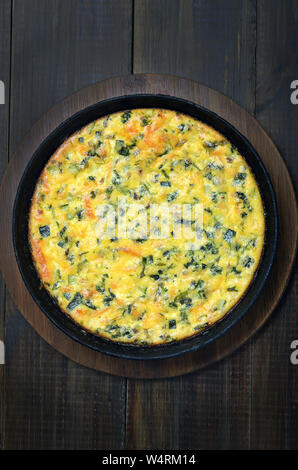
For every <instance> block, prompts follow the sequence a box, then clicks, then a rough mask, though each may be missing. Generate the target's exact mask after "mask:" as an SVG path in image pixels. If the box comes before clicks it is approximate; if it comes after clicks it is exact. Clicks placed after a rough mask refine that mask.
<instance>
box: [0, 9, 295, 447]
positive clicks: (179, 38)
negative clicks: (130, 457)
mask: <svg viewBox="0 0 298 470" xmlns="http://www.w3.org/2000/svg"><path fill="white" fill-rule="evenodd" d="M297 10H298V1H297V0H287V1H282V0H278V1H272V0H251V1H250V0H246V1H245V0H243V1H240V0H226V1H222V0H209V1H207V0H206V1H203V0H201V1H200V0H197V1H192V0H180V1H178V0H84V1H83V0H1V2H0V80H3V81H4V83H5V85H6V104H5V105H1V106H0V149H1V153H0V155H1V161H0V170H1V172H2V173H3V171H4V170H5V167H6V165H7V161H8V159H9V156H11V155H12V153H13V152H14V151H15V149H16V147H17V146H18V144H19V143H20V141H21V139H22V137H23V136H24V135H25V133H26V132H27V131H28V130H29V129H30V127H31V126H32V124H33V123H34V122H35V121H36V120H37V119H38V118H39V117H40V116H41V115H42V114H43V113H44V112H46V111H47V110H48V109H49V108H50V107H51V106H52V105H53V104H54V103H56V102H58V101H60V100H61V99H63V98H64V97H66V96H68V95H69V94H71V93H73V92H75V91H76V90H78V89H79V88H82V87H84V86H87V85H89V84H91V83H95V82H97V81H99V80H101V79H104V78H107V77H110V76H116V75H123V74H128V73H139V72H154V73H170V74H176V75H180V76H184V77H188V78H192V79H194V80H197V81H199V82H201V83H204V84H206V85H208V86H210V87H213V88H215V89H217V90H219V91H221V92H223V93H225V94H226V95H228V96H230V97H231V98H232V99H234V100H235V101H236V102H238V103H239V104H241V105H242V106H243V107H245V108H246V109H247V110H248V111H249V112H250V113H252V114H253V115H255V117H256V118H257V119H258V121H259V122H260V123H261V124H262V125H263V126H264V128H265V130H266V131H267V132H268V133H269V135H270V136H271V137H272V138H273V140H274V141H275V143H276V144H277V146H278V148H279V150H280V151H281V153H282V154H283V156H284V159H285V161H286V163H287V165H288V168H289V170H290V172H291V175H292V177H293V179H294V182H296V183H297V178H298V163H297V146H298V133H297V124H298V105H296V106H295V105H293V104H292V103H291V101H290V94H291V90H290V84H291V82H292V81H293V80H295V79H298V63H297V47H296V42H295V41H296V39H297V34H298V18H297ZM289 217H290V214H289ZM1 223H5V221H1ZM0 302H1V303H0V339H1V340H3V341H4V342H5V347H6V365H5V366H0V405H1V408H0V414H1V420H0V448H4V449H196V448H197V449H208V448H213V449H214V448H218V449H221V448H223V449H228V448H245V449H246V448H261V449H264V448H297V447H298V445H297V444H298V420H297V417H298V413H297V411H298V389H297V385H298V366H294V365H292V364H291V362H290V354H291V349H290V344H291V342H292V341H293V340H295V339H298V321H297V314H296V311H297V269H296V273H294V275H293V276H292V278H291V281H290V283H289V286H288V288H287V291H286V294H285V295H284V297H283V300H282V301H281V303H280V305H279V307H278V308H277V309H276V311H275V313H274V314H273V316H272V317H271V319H270V320H269V321H268V323H267V324H266V325H265V327H264V328H263V329H262V330H261V331H260V332H259V333H258V334H257V335H256V336H255V337H254V338H253V339H252V340H251V341H250V342H249V343H247V344H246V345H245V346H244V347H242V348H241V349H240V350H238V351H237V352H236V353H234V354H233V355H232V356H231V357H229V358H227V359H225V360H224V361H221V362H220V363H218V364H215V365H214V366H212V367H209V368H207V369H204V370H202V371H198V372H196V373H193V374H191V375H187V376H183V377H178V378H174V379H167V380H164V379H163V380H153V381H146V380H132V379H124V378H119V377H114V376H110V375H105V374H103V373H99V372H97V371H94V370H91V369H87V368H84V367H82V366H79V365H78V364H76V363H74V362H72V361H70V360H68V359H66V358H65V357H64V356H62V355H60V354H59V353H57V352H56V351H55V350H54V349H53V348H51V347H50V346H49V345H48V344H46V343H45V342H44V341H43V340H42V339H41V338H40V337H39V336H38V335H37V334H36V333H35V332H34V330H33V329H32V328H31V327H30V326H29V325H28V324H27V323H26V321H25V320H24V319H23V317H22V315H21V314H20V313H19V312H18V311H17V310H16V308H15V306H14V305H13V303H12V301H11V299H10V297H9V294H8V293H7V292H6V289H5V286H4V283H3V282H2V283H1V289H0Z"/></svg>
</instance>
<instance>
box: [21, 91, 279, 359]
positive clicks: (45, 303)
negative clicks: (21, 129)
mask: <svg viewBox="0 0 298 470" xmlns="http://www.w3.org/2000/svg"><path fill="white" fill-rule="evenodd" d="M133 108H167V109H173V110H176V111H180V112H182V113H185V114H188V115H190V116H192V117H193V118H196V119H199V120H201V121H203V122H205V123H206V124H209V125H210V126H212V127H213V128H214V129H216V130H217V131H219V132H220V133H221V134H223V135H224V136H225V137H226V138H227V139H228V140H229V141H230V142H231V143H232V144H233V145H235V147H237V149H238V150H239V152H240V154H241V155H242V156H243V157H244V158H245V159H246V161H247V163H248V164H249V166H250V168H251V169H252V171H253V173H254V176H255V178H256V181H257V183H258V185H259V188H260V191H261V195H262V198H263V204H264V209H265V217H266V233H265V244H264V249H263V255H262V258H261V260H260V263H259V267H258V270H257V272H256V274H255V276H254V279H253V281H252V283H251V284H250V286H249V288H248V289H247V291H246V293H245V295H244V296H243V297H242V298H241V300H240V301H239V302H238V304H237V305H236V306H234V308H233V309H232V310H230V312H229V313H228V314H227V315H226V316H225V317H224V318H223V319H222V320H220V321H219V322H217V323H216V324H215V325H213V326H211V327H209V328H208V329H206V330H205V331H203V332H201V333H198V334H196V335H194V336H191V337H190V338H186V339H183V340H181V341H177V342H172V343H168V344H164V345H157V346H140V345H131V344H123V343H122V344H121V343H117V342H114V341H111V340H108V339H105V338H102V337H99V336H95V335H93V334H92V333H89V332H87V331H84V330H83V329H82V327H80V326H79V325H77V324H76V323H74V321H73V320H72V319H71V318H69V317H68V316H67V315H66V314H65V313H63V312H62V311H61V310H60V308H59V307H58V305H57V303H56V302H55V300H54V299H53V298H52V297H51V296H50V295H49V293H48V292H47V291H46V289H45V288H44V287H41V283H40V280H39V277H38V275H37V272H36V270H35V267H34V265H33V261H32V257H31V253H30V247H29V242H28V215H29V209H30V203H31V198H32V196H33V191H34V188H35V185H36V182H37V180H38V177H39V175H40V173H41V171H42V169H43V168H44V166H45V164H46V162H47V161H48V159H49V158H50V157H51V156H52V154H53V153H54V152H55V150H56V149H57V148H58V147H59V146H60V145H61V144H62V143H63V142H64V141H65V139H67V138H68V137H69V136H70V135H72V134H73V133H74V132H76V131H78V130H79V129H81V128H82V127H83V126H85V125H86V124H88V123H89V122H92V121H94V120H96V119H98V118H100V117H102V116H105V115H107V114H111V113H115V112H118V111H123V110H126V109H133ZM13 243H14V249H15V254H16V259H17V262H18V266H19V269H20V272H21V274H22V277H23V279H24V282H25V284H26V286H27V288H28V290H29V292H30V294H31V295H32V297H33V299H34V300H35V302H36V303H37V305H38V306H39V308H40V309H41V310H42V311H43V312H44V313H45V315H46V316H47V317H48V318H49V319H50V320H51V321H52V322H53V323H54V324H55V325H56V326H57V327H58V328H60V329H61V330H62V331H63V332H64V333H66V334H67V335H68V336H70V337H71V338H73V339H74V340H76V341H79V343H81V344H83V345H84V346H88V347H89V348H92V349H95V350H96V351H100V352H101V353H106V354H110V355H112V356H117V357H122V358H127V359H165V358H169V357H173V356H177V355H179V354H183V353H187V352H190V351H195V350H197V349H199V348H202V347H203V346H206V345H207V344H208V343H210V342H211V341H214V340H215V339H217V338H218V337H219V336H221V335H223V334H224V333H225V332H226V331H228V330H229V329H230V328H232V326H233V325H235V323H236V322H237V321H239V320H240V318H242V317H243V315H244V314H245V313H246V312H247V311H248V309H249V308H250V307H251V306H252V304H253V303H254V301H255V300H256V299H257V297H258V296H259V294H260V292H261V290H262V289H263V288H264V285H265V282H266V279H267V277H268V274H269V272H270V269H271V266H272V263H273V259H274V255H275V251H276V243H277V209H276V202H275V196H274V192H273V189H272V185H271V182H270V179H269V176H268V173H267V171H266V170H265V168H264V166H263V164H262V161H261V159H260V157H259V156H258V154H257V153H256V151H255V150H254V149H253V147H252V146H251V144H250V143H249V142H248V140H247V139H246V138H245V137H243V136H242V135H241V134H240V133H239V132H238V131H237V130H236V129H235V128H234V127H233V126H232V125H231V124H229V123H228V122H227V121H225V120H224V119H222V118H220V117H219V116H218V115H217V114H215V113H213V112H211V111H209V110H208V109H205V108H203V107H201V106H198V105H196V104H194V103H191V102H189V101H186V100H184V99H180V98H175V97H172V96H167V95H151V94H150V95H149V94H137V95H127V96H121V97H118V98H112V99H107V100H105V101H100V102H99V103H96V104H94V105H92V106H89V107H88V108H85V109H83V110H81V111H79V112H78V113H76V114H74V115H73V116H72V117H70V118H69V119H67V120H66V121H65V122H63V123H62V124H61V125H60V126H59V127H57V129H55V130H54V131H53V132H52V133H51V134H50V135H49V136H48V137H47V138H46V139H45V140H44V141H43V142H42V144H41V145H40V147H39V148H38V149H37V150H36V152H35V153H34V155H33V156H32V158H31V160H30V162H29V163H28V165H27V167H26V169H25V172H24V174H23V176H22V179H21V181H20V184H19V187H18V191H17V195H16V199H15V203H14V211H13Z"/></svg>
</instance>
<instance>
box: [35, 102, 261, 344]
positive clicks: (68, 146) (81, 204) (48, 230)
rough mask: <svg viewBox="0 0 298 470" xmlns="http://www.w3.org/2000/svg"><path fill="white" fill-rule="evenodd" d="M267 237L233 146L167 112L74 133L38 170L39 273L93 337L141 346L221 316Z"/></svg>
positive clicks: (116, 119)
mask: <svg viewBox="0 0 298 470" xmlns="http://www.w3.org/2000/svg"><path fill="white" fill-rule="evenodd" d="M153 207H155V208H156V207H157V208H161V211H159V212H158V211H157V212H156V213H154V216H152V209H153ZM131 208H135V209H134V210H135V212H129V211H130V210H131ZM184 208H186V209H187V210H186V209H185V210H184ZM195 208H199V209H200V210H201V212H200V214H201V224H199V223H198V221H197V220H196V219H195V217H194V215H193V213H194V209H195ZM166 211H168V212H167V214H170V217H168V218H166V217H164V214H165V213H166ZM107 214H109V217H110V218H107ZM133 215H134V217H133ZM123 219H125V221H126V222H125V223H126V229H127V231H126V232H125V231H124V234H125V236H123V227H125V224H124V225H123ZM107 220H108V221H109V224H108V223H107ZM140 221H143V222H142V223H140ZM165 221H168V222H169V224H168V227H166V228H165V230H164V228H163V227H162V224H163V223H165ZM146 222H147V226H146ZM120 226H121V227H120ZM103 227H105V230H103ZM120 228H121V230H120ZM264 232H265V218H264V210H263V204H262V198H261V195H260V191H259V189H258V186H257V183H256V181H255V179H254V176H253V174H252V171H251V170H250V168H249V166H248V164H247V163H246V161H245V159H244V158H243V157H242V156H241V155H240V154H239V152H238V150H237V148H235V147H234V146H233V145H232V144H231V143H230V142H229V141H228V140H227V139H226V138H225V137H224V136H222V135H221V134H219V133H218V132H217V131H215V130H214V129H212V128H211V127H209V126H208V125H206V124H204V123H202V122H200V121H198V120H196V119H194V118H192V117H190V116H187V115H184V114H182V113H178V112H175V111H172V110H165V109H134V110H127V111H124V112H119V113H115V114H111V115H109V116H105V117H103V118H100V119H98V120H96V121H94V122H92V123H90V124H88V125H87V126H86V127H84V128H83V129H81V130H80V131H79V132H77V133H75V134H74V135H72V136H71V137H69V138H68V139H67V140H66V141H65V142H64V143H63V144H62V145H61V146H60V147H59V148H58V149H57V151H56V152H55V153H54V155H53V156H52V157H51V158H50V159H49V161H48V163H47V165H46V166H45V168H44V170H43V171H42V173H41V175H40V178H39V181H38V183H37V185H36V188H35V192H34V196H33V199H32V204H31V210H30V217H29V238H30V246H31V250H32V257H33V261H34V264H35V267H36V270H37V272H38V275H39V277H40V279H41V282H42V284H43V285H44V287H45V288H46V289H47V290H48V292H49V293H50V295H51V296H52V297H54V298H55V299H56V301H57V303H58V305H59V307H60V308H61V310H62V311H63V312H65V314H67V315H69V316H70V317H71V318H72V319H73V320H74V321H75V322H76V323H78V324H79V325H81V326H82V328H84V329H86V330H88V331H90V332H92V333H93V334H95V335H100V336H104V337H106V338H108V339H110V340H112V341H120V342H126V343H136V344H143V345H154V344H159V343H167V342H171V341H177V340H181V339H183V338H185V337H189V336H191V335H194V334H196V333H198V332H200V331H202V330H204V329H205V328H206V327H208V326H210V325H212V324H214V323H215V322H217V321H218V320H220V319H221V318H223V316H224V315H226V314H227V312H229V311H230V310H231V308H232V307H233V306H234V305H235V304H236V303H237V302H238V301H239V300H240V299H241V297H242V296H243V294H244V293H245V291H246V290H247V288H248V286H249V284H250V283H251V281H252V278H253V275H254V273H255V271H256V269H257V267H258V264H259V261H260V258H261V255H262V249H263V243H264ZM190 235H193V238H191V236H190Z"/></svg>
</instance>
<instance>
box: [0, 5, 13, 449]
mask: <svg viewBox="0 0 298 470" xmlns="http://www.w3.org/2000/svg"><path fill="white" fill-rule="evenodd" d="M10 39H11V0H4V1H3V2H1V3H0V58H1V71H0V80H1V81H2V82H3V83H4V87H5V104H0V148H1V154H0V178H1V177H2V175H3V172H4V170H5V168H6V166H7V162H8V131H9V129H8V128H9V89H10ZM5 294H6V289H5V284H4V281H3V279H2V275H1V274H0V340H1V341H4V339H5ZM4 369H5V366H4V365H0V449H2V448H3V445H4V426H5V422H4V406H5V403H4Z"/></svg>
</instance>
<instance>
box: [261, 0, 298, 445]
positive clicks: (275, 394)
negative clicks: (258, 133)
mask: <svg viewBox="0 0 298 470" xmlns="http://www.w3.org/2000/svg"><path fill="white" fill-rule="evenodd" d="M274 4H275V8H274V9H273V8H272V2H270V1H268V0H265V1H263V0H262V1H259V2H258V13H257V17H258V27H257V30H258V38H257V39H258V48H257V89H256V104H257V108H256V116H257V119H258V121H259V122H260V123H261V124H262V125H263V126H264V128H265V129H266V130H267V131H268V132H269V134H270V135H271V136H272V138H273V139H274V140H275V142H278V145H279V149H280V151H281V152H282V154H283V155H284V157H285V158H286V161H287V164H288V166H289V168H290V170H291V173H292V176H293V177H294V180H295V181H296V182H297V181H298V162H297V147H298V134H297V125H298V106H294V105H293V104H292V103H291V102H290V93H291V90H290V84H291V82H292V81H293V80H294V79H297V77H298V60H297V59H298V56H297V38H298V14H297V13H298V2H297V1H288V2H274ZM278 185H279V190H280V191H283V190H285V191H286V190H287V188H284V189H283V188H282V181H278ZM291 219H292V214H291V212H290V211H283V212H282V213H281V214H280V224H281V227H283V226H286V227H287V229H288V230H295V226H292V225H291V222H292V220H291ZM287 255H288V253H286V252H285V251H284V252H282V253H281V256H280V258H279V268H280V270H284V269H285V266H284V264H285V263H286V262H287ZM297 274H298V273H297V269H296V273H295V277H293V278H292V280H291V283H290V285H289V286H288V289H287V296H286V297H285V298H284V299H283V302H282V304H281V305H280V308H279V309H278V312H277V314H276V315H274V318H273V319H272V321H271V322H270V323H269V324H268V328H266V330H265V331H264V334H263V335H260V336H258V337H257V338H256V341H255V342H254V375H253V378H252V379H253V380H252V447H253V448H259V449H268V448H276V449H277V448H283V449H284V448H294V449H295V448H297V444H298V439H297V436H298V420H297V417H298V388H297V382H298V368H297V367H294V366H293V365H291V364H290V360H289V357H290V353H291V349H290V344H291V342H292V341H293V340H294V339H296V338H297V337H298V323H297V301H298V293H297V286H298V283H297V280H298V276H297ZM260 391H262V392H260ZM272 423H274V425H272Z"/></svg>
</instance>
